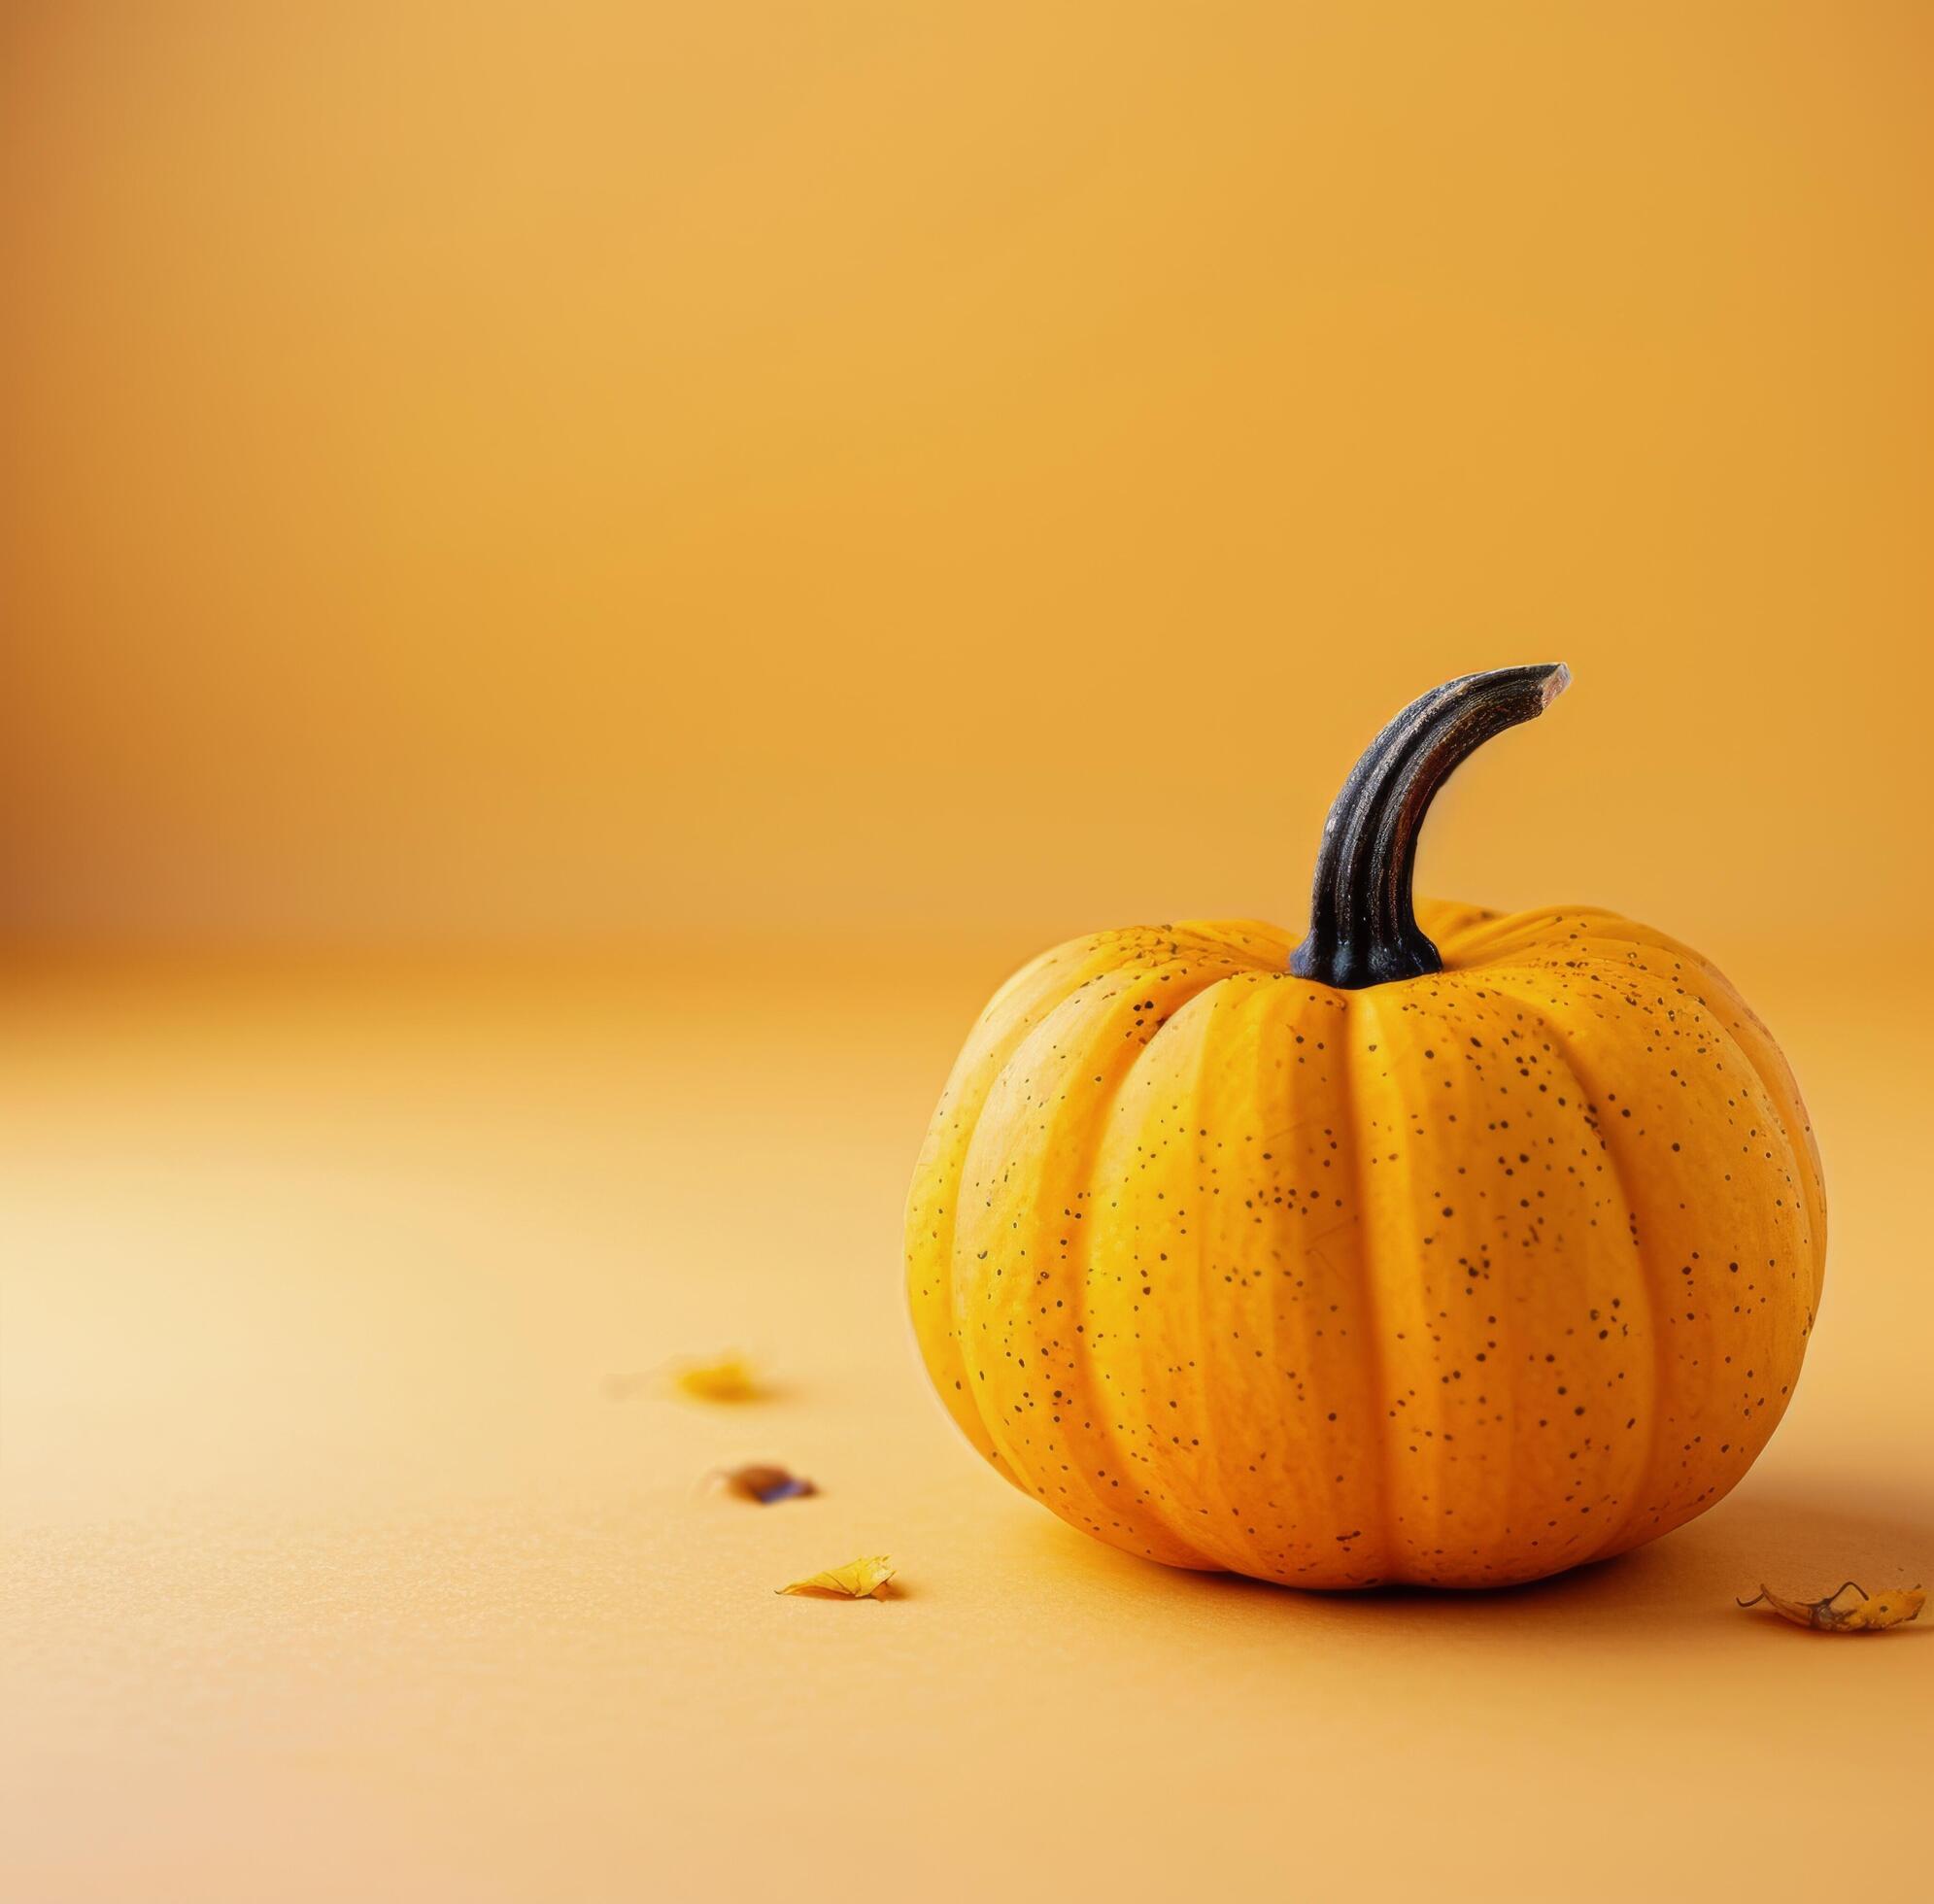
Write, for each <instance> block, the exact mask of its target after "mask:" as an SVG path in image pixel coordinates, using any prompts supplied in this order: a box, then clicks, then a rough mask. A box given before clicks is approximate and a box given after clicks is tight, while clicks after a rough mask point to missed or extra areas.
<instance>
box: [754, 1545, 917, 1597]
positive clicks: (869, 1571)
mask: <svg viewBox="0 0 1934 1904" xmlns="http://www.w3.org/2000/svg"><path fill="white" fill-rule="evenodd" d="M893 1574H894V1567H893V1562H892V1561H891V1560H890V1559H888V1558H887V1556H886V1555H885V1554H883V1553H875V1554H869V1555H867V1556H866V1557H865V1558H864V1559H861V1560H849V1561H848V1562H847V1563H846V1564H845V1566H843V1567H831V1568H829V1569H828V1570H827V1571H826V1572H825V1573H823V1574H814V1575H812V1576H811V1577H810V1578H808V1579H806V1580H802V1581H794V1582H793V1583H792V1585H791V1586H782V1587H780V1588H779V1591H780V1592H781V1593H804V1594H809V1595H811V1596H812V1597H813V1598H815V1599H821V1600H867V1599H872V1600H884V1599H885V1598H886V1597H887V1581H890V1580H892V1579H893Z"/></svg>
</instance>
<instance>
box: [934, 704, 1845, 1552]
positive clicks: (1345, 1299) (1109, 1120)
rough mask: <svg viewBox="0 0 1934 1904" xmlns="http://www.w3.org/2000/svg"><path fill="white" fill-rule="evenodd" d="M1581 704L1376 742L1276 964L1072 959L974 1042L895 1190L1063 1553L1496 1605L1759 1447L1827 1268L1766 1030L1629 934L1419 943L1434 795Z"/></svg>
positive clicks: (964, 1377)
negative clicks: (1420, 861)
mask: <svg viewBox="0 0 1934 1904" xmlns="http://www.w3.org/2000/svg"><path fill="white" fill-rule="evenodd" d="M1568 678H1569V677H1568V675H1567V673H1566V670H1565V669H1563V668H1562V667H1551V666H1542V667H1514V668H1504V669H1500V670H1496V671H1494V672H1490V673H1484V674H1474V675H1469V676H1466V677H1464V678H1462V679H1459V680H1455V681H1452V682H1449V683H1448V684H1446V685H1445V686H1443V687H1441V688H1439V689H1437V690H1435V691H1434V692H1433V693H1431V694H1428V695H1425V696H1424V697H1422V698H1420V699H1419V700H1416V701H1414V702H1413V703H1412V704H1411V705H1410V706H1408V708H1406V709H1405V710H1404V711H1403V713H1401V714H1400V715H1399V716H1398V717H1397V718H1396V719H1395V720H1394V721H1393V722H1391V723H1390V725H1389V726H1388V727H1386V728H1385V729H1384V730H1383V731H1382V732H1381V733H1379V734H1378V735H1377V737H1376V739H1375V740H1374V742H1373V743H1372V745H1371V747H1370V749H1369V750H1368V752H1366V753H1365V754H1364V756H1363V758H1362V759H1361V760H1360V761H1359V762H1358V763H1357V765H1356V767H1355V769H1354V770H1353V771H1352V772H1351V774H1350V776H1349V779H1348V781H1347V783H1346V784H1345V786H1344V788H1343V791H1342V793H1341V795H1340V797H1339V799H1338V800H1337V802H1336V805H1335V806H1334V808H1333V809H1332V811H1331V813H1330V817H1329V822H1328V825H1327V826H1326V828H1325V831H1324V834H1323V840H1322V846H1321V851H1320V853H1319V856H1318V861H1317V867H1316V874H1315V881H1314V887H1313V893H1312V900H1311V907H1310V916H1309V924H1308V930H1307V932H1306V935H1305V936H1304V937H1303V938H1302V939H1301V941H1300V942H1298V941H1297V940H1296V939H1295V938H1294V937H1293V936H1292V935H1288V934H1285V933H1283V932H1281V931H1279V930H1278V929H1277V928H1275V927H1273V926H1269V925H1264V924H1260V923H1258V922H1256V921H1252V920H1213V921H1189V922H1185V923H1183V924H1180V925H1174V926H1140V927H1130V928H1127V929H1125V930H1122V931H1116V932H1103V933H1097V934H1094V935H1090V936H1088V937H1086V938H1078V939H1074V940H1071V941H1070V942H1069V943H1068V944H1065V945H1061V946H1058V947H1056V948H1055V949H1054V950H1052V951H1050V952H1046V953H1044V954H1042V955H1041V956H1040V957H1039V958H1037V959H1035V961H1034V963H1033V964H1031V965H1029V966H1027V967H1025V968H1024V969H1022V970H1021V971H1020V972H1018V973H1017V974H1016V975H1015V976H1014V977H1013V978H1011V979H1009V980H1008V982H1007V983H1006V984H1005V985H1004V986H1002V987H1001V990H1000V991H999V992H998V993H997V994H996V995H995V998H994V1000H993V1002H992V1003H990V1004H989V1005H988V1007H987V1009H986V1010H985V1012H984V1013H983V1014H982V1015H981V1018H980V1020H979V1022H978V1023H977V1024H976V1025H975V1027H974V1029H973V1032H972V1035H971V1036H970V1037H969V1038H968V1039H967V1046H966V1049H965V1050H964V1051H963V1053H962V1055H961V1057H960V1060H959V1062H958V1064H957V1065H956V1067H955V1069H954V1071H953V1074H952V1077H951V1078H950V1079H949V1081H948V1083H947V1086H946V1089H945V1092H944V1095H943V1096H942V1097H941V1099H940V1103H939V1107H938V1109H937V1110H936V1112H935V1113H934V1116H933V1124H932V1127H931V1129H930V1131H929V1133H928V1136H927V1139H926V1143H925V1146H924V1148H923V1150H922V1152H921V1156H920V1160H919V1164H918V1167H917V1170H916V1172H915V1175H914V1180H913V1187H912V1192H911V1197H910V1200H909V1206H908V1212H907V1224H906V1263H907V1279H908V1291H909V1295H910V1300H911V1305H912V1311H913V1319H914V1325H915V1329H916V1333H917V1335H918V1338H919V1343H920V1347H921V1351H922V1354H923V1356H924V1359H925V1361H926V1364H927V1367H928V1370H929V1372H930V1373H931V1375H932V1377H933V1382H934V1384H935V1386H936V1387H937V1388H938V1390H939V1393H940V1396H941V1399H942V1400H943V1401H944V1402H945V1404H946V1406H947V1408H948V1410H949V1411H950V1412H951V1413H952V1415H953V1418H954V1420H955V1421H956V1422H957V1423H958V1424H959V1426H960V1428H961V1430H962V1432H963V1433H964V1434H965V1435H966V1436H967V1440H968V1441H969V1442H971V1443H972V1445H974V1446H975V1447H976V1448H978V1449H979V1451H980V1452H981V1454H982V1455H984V1456H985V1457H986V1459H987V1460H988V1461H989V1462H990V1463H992V1464H993V1466H994V1467H995V1468H996V1469H997V1470H999V1471H1000V1473H1001V1474H1002V1475H1004V1476H1005V1477H1006V1478H1007V1479H1009V1480H1010V1481H1012V1482H1013V1483H1014V1484H1015V1485H1016V1486H1017V1487H1020V1488H1021V1489H1023V1490H1024V1491H1025V1492H1027V1493H1029V1494H1031V1495H1033V1496H1034V1497H1035V1499H1037V1500H1039V1501H1041V1502H1042V1503H1044V1504H1045V1505H1046V1506H1048V1507H1049V1508H1051V1509H1053V1511H1054V1512H1055V1513H1058V1514H1059V1515H1061V1517H1062V1518H1063V1519H1064V1520H1066V1521H1068V1522H1069V1523H1070V1524H1071V1525H1073V1526H1075V1527H1078V1528H1081V1529H1082V1530H1084V1531H1085V1532H1087V1533H1089V1534H1092V1535H1094V1536H1096V1537H1097V1538H1098V1539H1100V1540H1103V1541H1106V1542H1108V1543H1110V1544H1111V1545H1113V1546H1115V1547H1121V1548H1124V1549H1126V1550H1127V1551H1129V1552H1131V1553H1135V1554H1141V1555H1146V1556H1147V1557H1149V1558H1151V1559H1154V1560H1159V1561H1164V1562H1167V1563H1168V1564H1169V1565H1171V1566H1174V1567H1186V1568H1200V1569H1221V1570H1229V1571H1233V1572H1236V1573H1239V1574H1247V1575H1251V1576H1254V1577H1256V1578H1258V1579H1261V1580H1268V1581H1282V1582H1285V1583H1288V1584H1292V1585H1297V1586H1306V1587H1326V1588H1341V1587H1367V1586H1374V1585H1379V1584H1382V1583H1386V1582H1395V1581H1416V1582H1421V1583H1428V1584H1431V1585H1435V1586H1458V1587H1483V1586H1497V1585H1502V1584H1505V1583H1508V1582H1511V1581H1526V1580H1531V1579H1535V1578H1538V1577H1540V1576H1543V1575H1548V1574H1552V1573H1556V1572H1558V1571H1560V1570H1561V1569H1564V1568H1568V1567H1573V1566H1577V1565H1578V1564H1580V1563H1581V1562H1584V1561H1589V1560H1595V1559H1599V1558H1601V1557H1603V1556H1606V1555H1610V1554H1614V1553H1618V1552H1621V1551H1623V1550H1625V1549H1626V1548H1629V1547H1636V1546H1638V1545H1639V1544H1640V1543H1642V1542H1645V1541H1649V1540H1652V1539H1654V1538H1656V1537H1657V1536H1658V1535H1661V1534H1664V1533H1666V1532H1668V1531H1669V1530H1670V1529H1672V1528H1674V1527H1677V1526H1679V1525H1680V1524H1681V1523H1682V1522H1684V1521H1686V1520H1689V1519H1690V1518H1692V1516H1693V1515H1695V1514H1697V1513H1702V1512H1703V1511H1704V1510H1705V1509H1707V1508H1710V1507H1711V1506H1712V1505H1713V1503H1714V1502H1715V1501H1717V1500H1719V1499H1720V1498H1721V1497H1722V1496H1723V1495H1724V1494H1725V1493H1726V1492H1727V1490H1728V1489H1729V1488H1731V1487H1732V1486H1733V1485H1734V1484H1735V1483H1736V1482H1737V1481H1738V1480H1739V1479H1740V1478H1741V1477H1742V1476H1743V1475H1744V1474H1745V1473H1746V1471H1747V1468H1748V1467H1749V1466H1750V1465H1751V1463H1752V1460H1753V1457H1754V1456H1755V1455H1756V1454H1757V1453H1758V1452H1759V1450H1760V1448H1761V1447H1762V1446H1763V1445H1764V1444H1765V1442H1766V1439H1767V1437H1768V1436H1769V1435H1770V1434H1771V1433H1772V1431H1773V1428H1774V1426H1775V1424H1776V1423H1777V1422H1778V1421H1779V1419H1780V1416H1781V1411H1783V1410H1784V1408H1785V1406H1786V1404H1787V1401H1788V1400H1789V1398H1790V1397H1791V1395H1792V1391H1793V1385H1794V1382H1795V1381H1796V1379H1797V1378H1798V1376H1799V1371H1800V1360H1801V1356H1802V1354H1803V1352H1804V1350H1805V1346H1806V1342H1807V1338H1808V1335H1809V1333H1810V1332H1811V1330H1812V1327H1813V1321H1814V1313H1815V1305H1816V1304H1817V1302H1818V1300H1819V1293H1820V1280H1821V1274H1822V1270H1823V1266H1824V1251H1825V1241H1826V1227H1825V1208H1824V1202H1823V1193H1822V1187H1821V1179H1820V1172H1819V1161H1818V1154H1817V1152H1816V1150H1815V1144H1814V1138H1813V1132H1812V1129H1811V1127H1810V1125H1809V1123H1808V1121H1807V1114H1806V1111H1805V1109H1804V1107H1803V1106H1802V1105H1801V1102H1800V1095H1799V1092H1798V1090H1797V1088H1796V1087H1795V1084H1794V1081H1793V1077H1792V1073H1791V1072H1790V1071H1789V1070H1788V1069H1787V1066H1786V1064H1785V1061H1784V1060H1783V1059H1782V1058H1781V1054H1780V1051H1779V1049H1778V1047H1777V1046H1776V1045H1775V1044H1774V1042H1773V1039H1772V1037H1770V1036H1769V1035H1768V1033H1767V1031H1766V1029H1765V1027H1764V1026H1762V1025H1761V1023H1760V1022H1759V1020H1758V1019H1757V1018H1755V1017H1754V1016H1753V1014H1752V1013H1751V1011H1749V1010H1748V1009H1747V1005H1746V1004H1745V1003H1744V1002H1743V1001H1742V1000H1741V998H1740V997H1739V995H1738V994H1737V993H1736V992H1735V991H1734V990H1733V988H1732V986H1731V985H1729V984H1728V983H1727V982H1726V980H1725V979H1724V978H1723V977H1722V976H1721V975H1720V974H1719V972H1718V971H1717V970H1716V969H1714V968H1713V966H1712V965H1711V964H1710V963H1709V962H1708V961H1707V960H1705V959H1703V958H1701V957H1700V956H1699V955H1698V954H1697V953H1696V952H1693V951H1691V950H1690V949H1688V948H1687V947H1686V946H1684V945H1681V944H1680V943H1678V942H1677V941H1675V940H1673V939H1671V938H1668V937H1667V936H1666V935H1664V934H1662V933H1657V932H1653V931H1651V930H1650V929H1648V928H1647V927H1645V926H1640V925H1634V924H1632V923H1631V922H1630V921H1628V920H1625V919H1622V918H1620V917H1618V916H1617V915H1616V914H1614V913H1611V912H1607V911H1601V910H1598V909H1596V908H1592V907H1586V906H1576V905H1567V906H1558V907H1553V908H1549V909H1545V910H1539V911H1531V912H1520V913H1513V914H1510V915H1500V914H1498V913H1496V912H1490V911H1485V910H1483V909H1481V908H1479V907H1477V906H1474V905H1463V904H1455V903H1450V902H1447V901H1416V902H1414V903H1413V901H1412V898H1411V892H1410V886H1411V874H1412V867H1413V866H1414V862H1415V855H1416V844H1417V835H1418V832H1419V829H1420V828H1421V825H1422V823H1423V819H1424V816H1425V813H1426V811H1427V809H1428V808H1429V805H1430V802H1431V799H1432V797H1433V796H1434V794H1435V793H1436V791H1437V790H1438V788H1439V787H1440V786H1441V785H1442V782H1443V780H1444V778H1445V776H1446V775H1447V774H1449V773H1450V772H1451V771H1452V770H1453V769H1454V768H1455V767H1456V766H1457V765H1458V764H1459V763H1460V762H1462V761H1463V760H1464V759H1466V758H1467V757H1468V756H1469V755H1470V754H1471V753H1472V752H1473V751H1474V750H1475V749H1476V747H1478V746H1479V745H1481V744H1482V743H1483V741H1485V740H1486V739H1488V738H1489V737H1490V736H1492V735H1493V734H1496V733H1498V732H1500V731H1503V730H1505V729H1506V728H1509V727H1510V726H1512V725H1514V724H1516V723H1518V722H1521V721H1525V720H1528V719H1530V718H1531V717H1533V716H1535V715H1537V714H1539V713H1541V712H1542V711H1543V710H1544V708H1545V707H1546V706H1547V705H1548V704H1549V702H1550V701H1551V700H1552V698H1553V697H1555V696H1556V695H1557V694H1558V693H1559V691H1560V690H1562V689H1563V687H1564V686H1565V684H1566V682H1567V680H1568Z"/></svg>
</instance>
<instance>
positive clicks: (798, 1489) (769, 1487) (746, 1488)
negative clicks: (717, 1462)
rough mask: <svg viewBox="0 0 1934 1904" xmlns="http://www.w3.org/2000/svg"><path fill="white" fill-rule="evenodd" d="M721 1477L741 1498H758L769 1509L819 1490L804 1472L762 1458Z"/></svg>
mask: <svg viewBox="0 0 1934 1904" xmlns="http://www.w3.org/2000/svg"><path fill="white" fill-rule="evenodd" d="M719 1478H720V1479H722V1480H723V1481H724V1482H725V1484H726V1485H727V1487H729V1489H730V1490H731V1491H732V1492H733V1493H734V1494H736V1495H737V1496H738V1497H739V1498H740V1499H741V1500H745V1501H757V1502H758V1503H759V1505H760V1506H761V1507H763V1508H769V1507H770V1506H771V1505H772V1504H773V1502H775V1501H797V1500H798V1499H800V1498H801V1497H802V1496H804V1495H807V1494H817V1493H818V1492H819V1489H818V1488H817V1487H815V1486H814V1485H813V1484H812V1482H811V1481H809V1480H807V1479H806V1478H805V1477H804V1476H803V1475H796V1474H794V1473H792V1472H791V1471H790V1470H789V1469H786V1468H780V1467H771V1466H767V1465H766V1464H765V1463H763V1462H759V1461H755V1462H752V1463H751V1464H749V1465H748V1466H746V1467H743V1468H727V1469H725V1470H724V1471H723V1472H722V1473H721V1475H720V1477H719Z"/></svg>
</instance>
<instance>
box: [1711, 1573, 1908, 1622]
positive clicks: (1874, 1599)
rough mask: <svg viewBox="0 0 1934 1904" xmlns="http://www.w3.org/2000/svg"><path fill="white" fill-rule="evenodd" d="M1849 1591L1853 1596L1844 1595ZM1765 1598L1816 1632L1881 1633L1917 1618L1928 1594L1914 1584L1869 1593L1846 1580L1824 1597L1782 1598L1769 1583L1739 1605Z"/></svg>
mask: <svg viewBox="0 0 1934 1904" xmlns="http://www.w3.org/2000/svg"><path fill="white" fill-rule="evenodd" d="M1847 1593H1850V1594H1852V1595H1853V1598H1852V1599H1850V1600H1846V1599H1843V1598H1842V1597H1841V1596H1842V1595H1843V1594H1847ZM1762 1601H1763V1602H1764V1603H1765V1604H1766V1605H1767V1606H1768V1607H1770V1608H1771V1609H1772V1610H1773V1612H1775V1613H1776V1614H1778V1615H1780V1617H1781V1619H1790V1620H1791V1621H1792V1622H1793V1624H1794V1625H1795V1626H1810V1627H1812V1628H1813V1630H1814V1631H1815V1633H1880V1632H1883V1631H1885V1629H1886V1628H1887V1627H1889V1626H1905V1625H1906V1624H1907V1622H1908V1621H1909V1620H1911V1619H1917V1618H1918V1617H1919V1615H1920V1610H1921V1608H1922V1607H1923V1606H1925V1605H1926V1604H1927V1596H1926V1594H1925V1593H1923V1592H1922V1591H1921V1590H1920V1589H1919V1588H1918V1587H1917V1586H1897V1587H1894V1588H1892V1589H1891V1590H1890V1591H1888V1592H1885V1593H1873V1594H1870V1593H1869V1592H1868V1591H1867V1589H1866V1588H1865V1587H1864V1586H1858V1585H1856V1584H1855V1583H1854V1582H1853V1581H1847V1582H1846V1583H1845V1584H1844V1585H1842V1586H1840V1587H1837V1588H1836V1589H1835V1590H1834V1591H1833V1592H1831V1593H1829V1594H1828V1595H1827V1596H1826V1598H1825V1599H1824V1600H1782V1599H1781V1597H1780V1596H1779V1594H1777V1593H1775V1592H1774V1591H1773V1590H1772V1589H1771V1588H1770V1587H1764V1586H1762V1587H1761V1588H1760V1589H1759V1591H1758V1592H1757V1593H1755V1594H1754V1595H1753V1596H1752V1598H1751V1599H1750V1600H1742V1601H1741V1602H1740V1605H1741V1606H1742V1607H1756V1606H1758V1605H1760V1603H1761V1602H1762Z"/></svg>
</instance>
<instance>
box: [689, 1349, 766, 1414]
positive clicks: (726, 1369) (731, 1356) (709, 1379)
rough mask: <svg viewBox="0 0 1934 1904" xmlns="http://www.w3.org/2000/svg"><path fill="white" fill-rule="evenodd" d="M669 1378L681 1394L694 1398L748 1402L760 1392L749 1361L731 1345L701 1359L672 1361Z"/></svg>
mask: <svg viewBox="0 0 1934 1904" xmlns="http://www.w3.org/2000/svg"><path fill="white" fill-rule="evenodd" d="M671 1380H672V1385H673V1387H675V1388H676V1389H677V1390H678V1392H679V1393H680V1394H681V1395H689V1396H691V1397H692V1399H693V1400H694V1401H698V1402H752V1401H757V1400H758V1398H759V1396H760V1394H761V1392H762V1391H761V1388H760V1384H759V1377H758V1376H757V1375H756V1374H755V1373H754V1372H753V1367H752V1364H751V1363H750V1362H748V1361H747V1360H746V1358H745V1357H744V1356H743V1355H741V1354H739V1353H738V1352H737V1351H736V1350H735V1349H732V1350H728V1351H727V1352H726V1353H725V1354H723V1355H713V1356H708V1357H705V1358H704V1359H702V1360H699V1359H688V1360H686V1361H683V1362H676V1363H674V1364H673V1365H672V1371H671Z"/></svg>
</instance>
